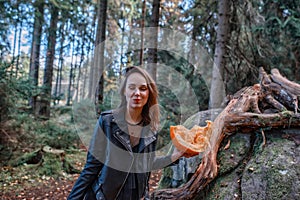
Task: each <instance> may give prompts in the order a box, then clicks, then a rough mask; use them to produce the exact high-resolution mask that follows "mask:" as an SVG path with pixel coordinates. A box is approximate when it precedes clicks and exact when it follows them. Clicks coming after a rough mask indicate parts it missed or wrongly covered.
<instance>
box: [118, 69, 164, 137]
mask: <svg viewBox="0 0 300 200" xmlns="http://www.w3.org/2000/svg"><path fill="white" fill-rule="evenodd" d="M132 73H139V74H141V75H142V76H143V77H144V78H145V79H146V83H147V87H148V89H149V97H148V101H147V103H146V104H145V105H144V107H143V110H142V118H143V121H144V122H145V123H146V124H149V125H150V127H151V129H152V130H153V131H157V130H158V127H159V106H158V89H157V86H156V84H155V82H154V80H153V79H152V77H151V76H150V74H149V73H148V72H147V71H146V70H144V69H142V68H141V67H137V66H131V67H127V68H126V69H125V74H124V78H123V81H122V83H121V86H120V95H121V103H120V106H119V107H122V108H124V107H125V108H126V105H127V101H126V97H125V96H124V91H125V87H126V82H127V79H128V77H129V76H130V75H131V74H132Z"/></svg>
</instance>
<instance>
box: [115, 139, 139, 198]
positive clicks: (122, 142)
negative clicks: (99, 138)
mask: <svg viewBox="0 0 300 200" xmlns="http://www.w3.org/2000/svg"><path fill="white" fill-rule="evenodd" d="M114 137H115V138H116V139H117V140H118V141H119V142H121V144H123V146H125V148H126V149H127V150H128V151H129V152H130V153H132V150H131V149H129V148H128V146H127V145H126V144H125V143H124V141H123V140H121V139H120V138H118V137H117V136H116V135H114ZM133 163H134V157H133V159H132V162H131V165H130V168H129V170H131V168H132V165H133ZM128 176H129V172H127V174H126V177H125V180H124V181H123V184H122V186H121V189H120V190H119V191H118V194H117V195H116V198H115V199H117V198H118V196H119V194H120V192H121V190H122V188H123V187H124V185H125V182H126V180H127V178H128Z"/></svg>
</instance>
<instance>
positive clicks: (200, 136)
mask: <svg viewBox="0 0 300 200" xmlns="http://www.w3.org/2000/svg"><path fill="white" fill-rule="evenodd" d="M206 123H207V124H206V126H204V127H201V126H197V125H195V126H194V127H193V128H192V129H190V130H189V129H187V128H185V127H184V126H182V125H177V126H170V137H171V140H172V142H173V144H174V146H175V147H176V148H177V149H178V150H180V151H183V152H185V153H184V155H183V156H185V157H192V156H195V155H198V154H199V153H201V152H204V151H205V150H206V149H207V147H208V146H209V140H210V136H211V132H212V124H213V122H212V121H209V120H206Z"/></svg>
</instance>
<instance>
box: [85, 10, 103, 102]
mask: <svg viewBox="0 0 300 200" xmlns="http://www.w3.org/2000/svg"><path fill="white" fill-rule="evenodd" d="M95 10H96V11H95V14H94V16H93V23H92V25H93V26H92V27H93V31H91V35H90V37H91V38H95V32H96V31H95V28H94V27H95V26H96V20H97V16H98V13H99V12H100V9H98V5H97V6H95ZM90 49H91V51H92V52H93V51H94V50H95V44H94V43H93V44H91V45H90ZM88 77H89V79H88V81H89V82H88V85H87V87H88V95H87V97H88V98H89V99H92V97H93V95H94V94H93V92H94V90H93V89H94V85H95V83H94V82H95V81H94V61H92V63H91V64H90V65H89V76H88Z"/></svg>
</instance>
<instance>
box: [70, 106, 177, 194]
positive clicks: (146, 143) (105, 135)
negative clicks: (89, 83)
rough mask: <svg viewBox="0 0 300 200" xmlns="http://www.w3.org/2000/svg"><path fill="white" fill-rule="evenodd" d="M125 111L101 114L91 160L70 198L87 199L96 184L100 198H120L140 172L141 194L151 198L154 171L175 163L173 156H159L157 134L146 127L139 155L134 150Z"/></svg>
mask: <svg viewBox="0 0 300 200" xmlns="http://www.w3.org/2000/svg"><path fill="white" fill-rule="evenodd" d="M127 130H128V129H127V124H126V122H125V120H124V112H122V110H121V109H118V110H114V111H106V112H103V113H102V114H101V115H100V118H99V120H98V123H97V125H96V128H95V131H94V135H93V137H92V139H91V143H90V147H89V151H88V154H87V161H86V164H85V167H84V169H83V171H82V172H81V174H80V176H79V178H78V180H77V181H76V183H75V185H74V186H73V189H72V191H71V193H70V194H69V197H68V199H70V200H74V199H83V198H84V196H85V194H86V192H87V190H88V189H90V187H92V189H93V191H94V193H95V194H96V196H97V199H107V200H111V199H116V198H117V197H118V194H119V192H120V191H121V189H122V188H123V187H124V185H125V184H126V183H127V182H126V179H127V177H128V174H129V173H130V172H133V173H137V182H138V184H137V186H138V191H139V193H140V194H139V196H144V197H145V198H147V194H148V180H149V176H150V171H151V170H154V169H160V168H163V167H165V166H167V165H169V164H171V157H170V156H165V157H156V156H155V149H156V141H157V134H156V133H155V132H153V131H151V129H150V127H149V126H147V125H146V126H144V127H143V129H142V133H141V135H142V137H141V139H140V145H139V149H138V154H135V153H133V152H132V149H131V146H130V140H129V135H128V134H127Z"/></svg>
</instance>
